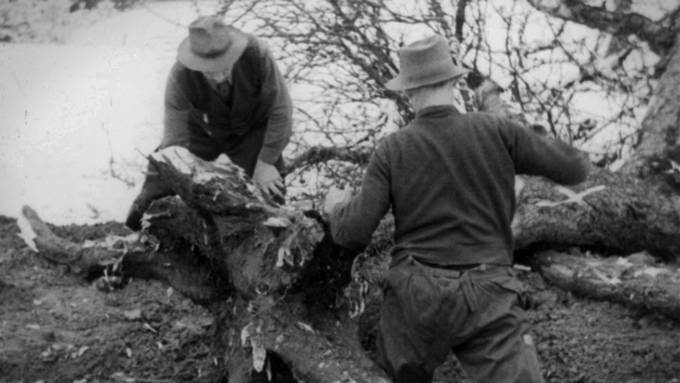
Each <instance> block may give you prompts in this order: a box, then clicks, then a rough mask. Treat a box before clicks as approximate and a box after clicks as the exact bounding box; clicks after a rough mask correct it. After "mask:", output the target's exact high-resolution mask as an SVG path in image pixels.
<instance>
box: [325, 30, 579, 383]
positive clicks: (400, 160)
mask: <svg viewBox="0 0 680 383" xmlns="http://www.w3.org/2000/svg"><path fill="white" fill-rule="evenodd" d="M399 55H400V60H401V63H400V65H401V72H400V74H399V76H397V77H396V78H395V79H393V80H391V81H390V82H388V84H387V87H388V88H390V89H392V90H404V91H405V92H406V95H407V96H408V97H409V100H410V102H411V104H412V105H413V107H414V109H415V111H416V117H415V119H414V120H413V121H412V122H411V123H410V124H408V125H407V126H406V127H404V128H402V129H401V130H399V131H398V132H396V133H394V134H392V135H390V136H388V137H387V138H385V140H384V141H383V142H382V143H381V144H380V145H379V146H378V148H377V149H376V151H375V153H374V154H373V156H372V158H371V160H370V162H369V164H368V167H367V168H366V172H365V175H364V179H363V183H362V185H361V189H360V190H359V191H358V193H357V194H356V195H355V196H354V197H352V196H351V193H349V192H347V191H340V190H337V189H334V190H332V191H331V192H329V195H328V196H327V199H326V203H325V210H326V212H327V213H328V214H329V217H330V224H331V232H332V235H333V238H334V239H335V241H336V242H338V243H339V244H341V245H344V246H347V247H351V248H361V247H363V246H365V245H366V244H368V242H369V241H370V238H371V234H372V232H373V231H374V230H375V228H376V227H377V225H378V223H379V221H380V220H381V218H382V217H383V216H384V215H385V214H386V213H387V211H388V209H389V208H390V207H391V208H392V212H393V214H394V217H395V226H396V227H395V233H394V239H395V247H394V249H393V251H392V263H391V267H390V270H389V272H388V273H387V276H386V287H385V289H384V301H383V306H382V310H381V315H380V324H379V334H378V345H377V347H378V360H379V363H380V365H381V366H382V367H383V368H384V369H385V370H386V371H387V372H388V374H389V375H390V376H391V377H392V378H393V379H394V380H395V381H397V382H430V381H431V380H432V375H433V372H434V370H435V368H436V367H437V366H439V365H440V364H442V363H443V362H444V360H445V358H446V357H447V355H448V353H449V352H451V351H453V352H454V353H455V355H456V356H457V358H458V360H459V361H460V363H461V365H462V366H463V368H464V369H465V370H466V372H467V373H468V374H469V376H470V377H471V378H472V379H473V380H474V381H477V382H494V383H498V382H542V381H543V378H542V377H541V373H540V370H539V365H538V360H537V358H536V352H535V348H534V345H533V341H532V338H531V336H530V335H529V329H528V323H527V320H526V318H525V313H524V309H523V308H522V307H521V305H520V293H521V292H522V289H523V286H522V283H521V282H520V281H519V280H518V279H517V278H516V276H515V274H514V269H513V268H512V267H511V264H512V250H513V244H512V232H511V228H510V224H511V220H512V216H513V214H514V210H515V194H514V182H515V175H516V174H528V175H539V176H544V177H547V178H549V179H551V180H553V181H555V182H558V183H562V184H575V183H578V182H581V181H583V180H584V179H585V177H586V175H587V172H588V168H589V166H588V162H587V160H586V159H585V158H584V157H583V156H582V155H581V154H580V153H579V152H578V151H576V150H575V149H573V148H571V147H569V146H567V145H566V144H564V143H562V142H560V141H557V140H553V139H550V138H548V137H546V136H542V135H539V134H537V133H535V132H533V131H531V130H529V129H525V128H523V127H521V126H519V125H517V124H516V123H514V122H512V121H510V120H507V119H504V118H502V117H500V116H496V115H491V114H485V113H470V114H464V113H462V112H461V111H459V110H457V109H456V107H454V106H453V101H454V100H455V94H456V93H455V92H456V83H457V82H458V81H459V80H460V79H461V76H463V75H464V74H465V71H464V70H462V69H461V68H459V67H457V66H455V65H454V64H453V62H452V60H451V57H450V55H449V53H448V50H447V44H446V40H445V39H444V38H443V37H440V36H432V37H429V38H426V39H423V40H420V41H417V42H415V43H413V44H411V45H408V46H406V47H404V48H402V49H401V50H400V51H399Z"/></svg>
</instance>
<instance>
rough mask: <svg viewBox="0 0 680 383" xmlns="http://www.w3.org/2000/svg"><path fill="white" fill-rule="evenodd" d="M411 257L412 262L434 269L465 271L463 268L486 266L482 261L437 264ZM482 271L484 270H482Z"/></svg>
mask: <svg viewBox="0 0 680 383" xmlns="http://www.w3.org/2000/svg"><path fill="white" fill-rule="evenodd" d="M411 259H413V261H414V262H416V263H419V264H421V265H423V266H427V267H432V268H435V269H443V270H458V271H465V270H470V269H474V268H477V267H479V268H481V269H483V268H484V267H485V266H486V264H484V263H470V264H463V265H440V264H437V263H432V262H427V261H423V260H420V259H416V258H414V257H411ZM482 271H484V270H482Z"/></svg>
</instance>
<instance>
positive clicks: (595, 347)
mask: <svg viewBox="0 0 680 383" xmlns="http://www.w3.org/2000/svg"><path fill="white" fill-rule="evenodd" d="M54 230H55V231H56V232H57V234H59V235H62V236H65V237H68V238H71V239H74V240H76V241H81V240H84V239H88V238H97V237H102V236H104V235H105V234H108V233H115V232H121V231H122V230H123V229H122V227H121V225H120V224H113V223H111V224H102V225H95V226H67V227H56V228H54ZM18 231H19V230H18V228H17V226H16V222H15V221H14V219H10V218H6V217H1V216H0V302H1V303H0V381H1V382H26V383H28V382H31V383H34V382H45V383H46V382H68V383H72V382H78V383H87V382H125V383H133V382H139V383H144V382H151V383H156V382H182V381H186V382H212V381H214V380H215V378H216V377H217V376H218V371H217V370H216V365H215V359H214V358H215V356H214V355H212V354H211V352H210V348H211V323H212V318H211V316H210V314H209V313H208V312H207V311H205V310H204V309H203V308H201V307H199V306H197V305H194V304H193V303H192V302H191V301H189V300H188V299H186V298H184V297H182V296H181V295H180V294H178V293H177V292H174V291H173V290H172V289H171V288H168V287H167V286H165V285H163V284H161V283H159V282H154V281H142V280H134V281H132V282H131V283H129V284H128V285H127V286H126V287H125V288H123V289H121V290H117V291H114V292H109V293H105V292H102V291H100V290H98V289H97V288H96V286H95V284H94V283H91V282H88V281H86V280H84V279H83V278H80V277H77V276H74V275H73V274H71V273H69V271H68V270H67V269H66V268H64V267H61V266H55V265H53V264H50V263H48V262H46V261H44V260H42V259H40V258H39V257H38V256H37V255H36V254H35V253H33V252H32V251H31V250H30V249H28V248H27V247H26V246H25V245H24V243H23V241H22V240H21V239H20V238H18V237H17V235H16V234H17V233H18ZM525 279H526V281H527V282H528V284H529V286H530V287H531V292H532V302H533V307H532V308H531V309H530V311H529V314H530V316H531V318H532V321H533V323H534V331H535V338H536V344H537V347H538V351H539V358H540V360H541V362H542V365H543V370H544V374H545V377H546V380H547V381H548V382H574V383H576V382H580V383H588V382H617V383H633V382H680V324H679V323H675V322H673V321H671V320H668V319H666V318H663V317H660V316H657V315H655V314H653V313H645V312H640V311H635V310H631V309H628V308H626V307H623V306H621V305H618V304H610V303H607V302H595V301H590V300H587V299H582V298H579V297H574V296H572V295H570V294H568V293H564V292H561V291H559V290H556V289H554V288H552V287H550V286H546V285H545V284H544V283H543V281H542V280H541V278H540V276H538V275H536V274H534V273H526V275H525ZM451 376H452V374H451V370H450V367H445V368H442V369H441V370H440V371H438V374H437V379H438V380H440V381H450V379H451V378H450V377H451ZM447 377H449V378H448V379H447ZM445 379H447V380H445Z"/></svg>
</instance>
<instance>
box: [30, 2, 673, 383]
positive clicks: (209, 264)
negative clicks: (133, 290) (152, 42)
mask: <svg viewBox="0 0 680 383" xmlns="http://www.w3.org/2000/svg"><path fill="white" fill-rule="evenodd" d="M281 3H282V5H289V6H291V7H292V8H291V9H296V10H297V12H298V13H297V14H295V13H283V15H287V16H290V17H292V16H297V17H298V21H299V22H301V23H302V22H303V21H304V20H307V21H309V24H305V25H307V26H311V28H313V29H314V28H315V29H314V32H315V33H311V34H310V33H301V34H299V35H298V34H291V33H290V31H288V30H283V29H280V25H278V24H276V23H275V22H274V20H273V19H267V17H266V15H265V16H262V19H263V20H266V21H267V24H266V25H268V27H270V28H271V30H272V31H273V32H276V31H278V33H279V35H278V37H280V38H288V39H289V40H290V41H291V42H292V44H295V46H297V47H300V46H303V47H305V46H306V47H307V48H308V49H309V51H308V52H307V53H309V54H310V55H311V54H312V53H314V55H313V56H310V60H309V61H307V63H308V64H309V63H311V64H313V63H314V62H320V63H323V62H326V63H328V62H329V61H328V60H331V61H333V60H337V58H338V57H344V58H345V59H346V60H348V63H347V65H348V66H347V67H348V68H351V70H352V71H355V73H354V77H352V76H350V77H352V78H354V80H352V81H357V82H359V83H362V84H364V85H365V89H366V90H361V88H359V87H345V88H346V89H348V93H349V94H351V97H349V98H351V99H352V100H350V101H352V102H356V101H362V100H363V101H368V100H370V99H373V98H375V97H384V98H392V99H395V100H397V105H398V110H400V111H401V114H402V115H403V116H408V114H409V111H408V106H406V104H404V103H403V100H400V99H398V96H397V95H395V94H389V93H386V92H385V91H384V90H383V88H382V84H383V83H384V81H385V80H387V79H388V78H390V77H391V76H392V75H394V68H396V66H395V65H394V60H393V59H394V57H393V55H392V53H390V52H391V51H392V50H393V48H394V47H393V46H392V44H393V43H392V42H391V40H390V38H389V34H388V31H387V30H386V29H384V26H385V24H384V23H387V22H390V21H389V20H391V21H392V22H396V21H399V22H404V23H415V22H419V21H418V20H417V18H416V17H413V16H412V15H411V16H408V17H407V16H406V15H403V14H399V13H398V12H397V11H396V10H395V9H394V8H393V7H390V6H389V4H386V3H388V2H384V4H383V2H365V1H356V2H355V1H331V0H329V1H326V2H314V3H315V4H317V3H318V4H323V5H324V6H325V7H326V8H324V9H321V10H320V9H310V8H309V7H305V6H304V4H303V3H301V2H298V1H294V0H286V1H281ZM443 3H444V2H441V3H440V2H438V1H428V2H423V4H422V5H423V9H425V11H424V13H423V14H422V17H423V20H425V21H426V22H427V25H430V26H431V27H432V29H434V30H437V31H441V32H443V33H445V34H451V35H457V36H462V34H463V31H465V30H466V29H465V28H471V29H474V28H480V25H479V23H480V22H481V21H480V20H478V19H476V18H475V19H474V20H472V21H466V17H465V15H466V7H467V6H468V5H470V4H468V2H467V1H458V2H457V7H458V8H457V9H456V12H455V13H453V14H455V15H456V17H455V19H454V20H453V23H450V22H449V21H448V20H449V18H447V14H446V8H445V7H443V6H442V4H443ZM530 3H531V4H532V5H533V6H534V7H536V9H538V10H540V11H542V12H546V13H548V14H551V15H554V16H556V17H559V18H562V19H565V20H570V21H573V22H576V23H582V24H585V25H588V26H590V27H592V28H596V29H599V30H603V31H606V32H608V33H611V34H612V35H614V36H616V37H617V38H619V39H621V40H623V42H624V43H625V41H628V40H626V39H627V38H628V37H629V36H631V35H634V36H636V39H637V40H636V41H637V42H639V41H643V42H646V43H647V45H648V46H649V47H650V49H651V50H653V51H654V52H656V53H657V54H658V55H659V56H660V57H661V59H660V61H659V65H657V66H658V68H657V75H658V76H659V79H658V82H656V85H655V86H654V87H653V94H652V96H653V97H651V98H650V101H649V105H648V111H647V114H646V116H645V118H644V119H643V120H642V124H641V126H640V129H639V131H638V133H637V136H636V137H638V138H637V140H636V141H635V142H633V143H632V144H631V145H633V147H634V149H635V151H634V152H633V153H632V155H630V157H629V158H628V159H627V161H626V162H625V164H624V165H623V167H621V168H620V169H619V170H618V171H616V172H613V171H610V170H608V169H606V168H597V169H596V170H595V171H594V172H593V173H592V174H591V175H590V176H589V178H588V180H587V181H586V182H585V183H584V184H583V185H579V186H577V187H574V188H564V187H559V186H556V185H554V184H551V183H549V182H547V181H545V180H542V179H537V178H524V177H522V178H520V179H518V182H517V185H518V187H517V188H516V189H517V197H518V198H517V200H518V209H517V214H516V217H515V220H514V222H513V233H514V237H515V242H516V255H517V256H516V259H517V260H518V261H521V262H524V263H525V264H529V265H531V266H533V267H534V269H535V270H536V271H538V272H540V273H541V274H542V275H543V276H544V277H545V278H546V279H547V280H549V281H551V282H552V283H554V284H556V285H557V286H559V287H562V288H565V289H569V290H572V291H576V292H578V293H580V294H584V295H590V296H593V297H596V298H600V299H611V300H614V301H618V302H622V303H625V304H630V305H633V306H638V307H645V308H648V309H653V310H658V311H660V312H663V313H665V314H666V315H668V316H670V317H672V318H676V319H680V272H679V271H678V270H677V267H675V266H674V265H677V262H678V255H679V254H680V249H679V247H680V209H679V208H680V199H679V198H678V194H677V190H678V186H679V185H680V181H678V180H679V178H678V172H679V169H680V167H679V166H678V163H680V158H678V157H679V154H678V153H680V150H679V149H678V148H679V147H680V146H679V145H680V134H679V133H678V126H679V125H680V121H679V119H680V105H679V104H678V103H677V92H678V89H680V49H679V48H680V40H678V38H677V35H678V31H679V30H680V28H679V27H678V22H679V21H680V8H678V9H673V10H669V12H668V13H667V16H666V17H665V18H663V19H661V20H651V19H649V18H646V17H644V16H642V15H640V14H637V13H634V12H633V11H632V10H631V9H632V8H631V7H630V6H628V7H623V8H611V9H610V8H606V7H592V6H589V5H587V4H586V2H585V1H550V2H542V1H538V0H535V1H530ZM544 3H546V4H544ZM620 3H625V2H620ZM376 4H377V5H376ZM447 4H448V3H447ZM255 5H257V2H255ZM378 5H385V7H382V8H381V7H380V6H378ZM310 7H311V6H310ZM246 9H248V10H249V11H252V12H254V11H256V10H257V9H258V8H257V7H256V6H254V7H251V8H246ZM321 11H324V12H321ZM291 12H292V11H291ZM384 12H388V14H389V15H388V16H389V17H388V18H387V19H386V18H385V17H384V16H385V13H384ZM371 18H374V19H371ZM279 19H280V20H284V19H285V18H284V17H283V16H282V17H280V18H279ZM371 20H372V21H373V22H371ZM386 20H387V21H386ZM423 20H420V21H423ZM311 21H315V23H314V22H311ZM381 21H382V22H384V23H383V24H381V23H380V22H381ZM425 21H423V22H425ZM470 25H472V26H470ZM277 28H278V29H277ZM333 31H335V32H336V33H335V34H333V33H332V32H333ZM339 31H344V33H339ZM273 32H272V33H273ZM324 34H325V35H324ZM309 36H314V38H315V39H316V38H319V39H320V40H319V41H317V40H315V39H313V40H307V41H305V40H303V38H309ZM321 41H323V42H324V44H326V45H323V46H322V45H320V44H321ZM556 41H557V40H556ZM472 43H474V41H472ZM304 44H307V45H304ZM371 44H373V45H371ZM472 45H473V46H476V47H477V49H481V48H480V47H482V46H484V45H483V44H477V45H475V44H472ZM558 45H559V44H558ZM624 45H625V44H624ZM328 46H330V48H327V49H326V50H324V49H323V48H324V47H328ZM515 53H516V52H515ZM515 53H513V54H515ZM525 53H526V52H525ZM324 54H325V55H326V56H324ZM510 54H511V53H510V52H509V53H508V55H510ZM621 55H623V54H621ZM617 57H618V56H617ZM511 61H512V60H511ZM311 64H310V65H311ZM581 64H582V63H581ZM518 65H519V67H518V68H515V69H517V70H516V71H514V72H513V73H515V74H516V75H517V76H516V78H515V79H514V82H513V84H514V85H512V86H511V88H512V87H514V89H511V90H512V91H513V93H514V94H515V96H516V97H519V98H520V99H519V101H521V97H523V96H526V92H524V93H523V92H522V89H525V91H526V89H529V88H523V87H522V84H523V81H524V79H522V78H521V76H520V75H519V74H521V73H522V71H521V70H520V69H522V68H521V65H520V64H518ZM474 66H475V67H476V65H474ZM594 67H595V66H592V65H591V66H587V65H583V68H582V69H583V71H582V73H581V74H582V78H579V79H577V81H576V84H578V83H580V82H583V81H593V80H592V79H593V78H597V77H598V76H599V77H606V76H605V75H604V74H603V73H596V72H593V71H592V70H589V69H588V68H591V69H592V68H594ZM306 69H309V68H301V69H300V73H303V74H304V73H305V70H306ZM605 80H607V79H605ZM331 85H333V84H331ZM336 85H337V84H336ZM624 85H625V84H624ZM622 86H623V85H622ZM341 88H342V87H341ZM471 88H473V92H471V93H470V94H471V95H473V96H475V97H476V98H477V99H478V100H477V101H478V102H477V104H478V105H481V106H482V107H483V108H487V109H491V110H494V111H496V112H498V113H503V111H502V110H500V109H499V108H498V106H497V105H499V102H498V93H499V90H498V89H497V88H495V87H493V86H489V83H485V84H484V85H482V86H479V84H478V83H477V84H474V81H472V83H471ZM538 93H540V92H537V93H536V94H534V96H535V97H536V98H538V99H540V98H541V94H538ZM562 95H563V93H562ZM345 96H346V95H345ZM560 97H562V96H560ZM553 101H554V100H553ZM539 104H540V103H539ZM527 105H528V104H527ZM555 105H556V104H555V103H551V104H550V105H548V106H545V105H544V107H545V109H544V110H543V111H542V112H544V113H546V114H547V115H549V116H551V115H553V112H555V110H556V109H555V108H556V106H555ZM539 106H540V105H539ZM527 108H529V106H527ZM347 110H348V109H344V112H346V111H347ZM525 111H526V112H529V111H528V110H525ZM344 112H343V113H344ZM370 116H372V115H371V114H370V113H367V114H357V115H356V116H354V118H355V119H356V118H358V119H361V118H367V117H370ZM336 117H337V116H336ZM350 117H351V116H350ZM373 117H375V116H373ZM377 118H378V119H379V120H380V121H383V120H381V118H382V117H381V116H378V117H377ZM325 121H326V122H328V123H333V124H336V123H338V120H337V119H336V118H331V117H327V118H326V120H325ZM548 122H549V130H551V131H553V132H554V133H560V130H559V129H558V128H559V126H560V120H559V119H553V120H550V121H548ZM319 124H321V122H319ZM564 124H565V125H568V124H567V123H566V122H565V123H564ZM352 126H355V125H352ZM364 133H365V134H364V135H360V136H359V137H358V139H357V141H355V142H350V143H348V144H347V145H343V146H342V147H321V148H319V147H313V148H308V149H307V150H306V151H303V152H302V154H301V155H299V156H298V157H297V158H295V159H293V160H292V161H291V164H293V165H292V166H294V167H296V168H298V169H299V168H304V167H305V166H314V165H315V164H318V163H322V162H327V161H330V160H335V162H338V161H341V162H349V163H355V164H364V163H365V162H366V160H367V158H368V154H367V153H368V152H370V150H369V151H367V150H366V147H365V146H362V144H364V143H366V142H371V141H372V140H374V139H377V137H379V132H378V131H377V130H370V129H367V130H366V131H365V132H364ZM572 133H574V132H572ZM563 136H564V135H563ZM576 136H577V135H576V134H571V135H567V138H569V137H572V138H574V137H576ZM149 160H150V162H151V163H152V165H153V166H154V167H155V169H156V170H157V171H158V172H159V174H160V175H161V177H162V178H163V180H164V181H165V182H167V183H168V185H170V186H171V187H172V188H173V190H174V191H175V192H176V194H177V196H174V197H166V198H164V199H161V200H158V201H155V202H154V203H153V204H152V205H151V207H150V208H149V209H148V211H147V212H146V214H145V217H144V221H145V224H144V225H145V228H144V230H143V231H142V232H141V233H136V234H133V235H132V236H131V237H128V238H108V239H102V240H101V241H98V242H95V243H84V244H76V243H72V242H69V241H66V240H64V239H62V238H59V237H56V236H55V235H54V234H53V233H52V232H51V231H50V230H49V228H48V227H47V225H45V224H44V223H43V222H42V221H41V220H40V218H39V217H38V215H37V214H36V213H35V212H33V211H32V210H31V209H30V208H25V209H24V217H25V218H26V220H27V221H28V223H29V226H30V228H32V231H33V234H34V235H33V236H32V241H33V242H34V245H35V248H36V249H37V250H38V251H39V252H40V254H42V255H44V256H45V257H47V258H49V259H51V260H53V261H55V262H60V263H66V264H69V265H72V266H73V269H74V270H75V271H77V272H80V273H83V274H84V275H104V277H103V278H102V283H104V284H105V285H107V286H108V285H114V284H117V283H121V282H122V281H124V280H125V278H129V277H140V278H156V279H162V280H165V281H167V283H169V284H170V285H172V286H173V287H175V288H176V289H177V290H178V291H180V292H182V293H183V294H185V295H187V296H188V297H191V298H192V299H193V300H194V301H196V302H198V303H199V304H202V305H204V306H206V307H208V308H210V310H211V311H212V312H213V313H214V315H215V317H216V320H215V336H216V342H215V353H216V355H218V356H219V358H218V360H219V361H220V362H221V363H223V367H224V371H225V372H228V376H229V381H230V382H243V381H247V380H248V379H249V376H250V375H251V372H252V368H253V367H254V368H255V370H257V371H265V372H266V371H270V372H271V373H274V374H277V373H279V374H283V373H284V372H283V370H282V369H279V368H272V365H274V364H279V362H283V364H285V365H286V366H288V368H289V369H290V371H292V373H294V374H295V375H296V376H298V377H301V378H303V379H304V380H305V381H313V382H336V381H357V382H378V381H381V379H385V377H384V375H383V374H382V372H381V371H380V370H379V369H378V368H377V367H376V366H375V364H374V363H373V362H372V361H371V359H370V355H371V353H370V347H368V345H367V344H361V342H360V339H368V338H370V336H363V335H362V336H361V337H360V336H358V335H357V334H358V333H361V334H365V333H370V331H372V328H373V326H375V316H374V315H371V314H372V313H374V310H375V307H376V306H377V305H378V304H379V302H380V286H381V277H380V276H381V273H382V271H384V270H385V269H386V268H387V258H388V257H387V256H386V252H385V249H386V248H387V247H388V246H389V239H386V238H384V237H380V238H374V243H373V244H372V245H371V246H370V247H369V249H367V250H366V251H365V252H364V253H362V254H359V255H357V254H356V253H352V252H349V251H347V250H344V249H342V248H340V247H338V246H337V245H335V244H334V243H333V242H332V240H331V238H329V236H328V233H327V229H326V227H325V223H324V220H323V218H322V217H320V215H319V214H318V213H317V212H315V211H313V210H310V211H302V210H301V209H296V208H294V207H275V206H271V205H269V204H268V203H267V202H266V201H265V200H264V199H263V198H262V196H261V195H259V194H258V192H257V190H256V189H255V188H254V187H253V186H252V184H251V183H250V182H249V180H247V179H246V177H245V176H244V174H243V172H242V171H240V170H239V169H238V168H236V167H235V166H234V165H233V164H231V163H230V162H229V160H228V159H227V158H225V157H221V158H219V159H218V160H216V161H215V162H212V163H210V162H205V161H202V160H200V159H197V158H195V157H193V156H192V155H191V154H190V153H188V152H187V151H186V150H183V149H182V148H176V147H174V148H168V149H166V150H164V151H161V152H158V153H155V154H153V155H152V156H150V158H149ZM336 170H337V168H336ZM384 225H385V226H386V227H387V228H388V229H389V226H390V222H389V221H386V222H385V223H384ZM386 231H389V230H383V231H381V233H384V232H386ZM593 254H597V256H595V255H593ZM369 255H372V256H370V257H369Z"/></svg>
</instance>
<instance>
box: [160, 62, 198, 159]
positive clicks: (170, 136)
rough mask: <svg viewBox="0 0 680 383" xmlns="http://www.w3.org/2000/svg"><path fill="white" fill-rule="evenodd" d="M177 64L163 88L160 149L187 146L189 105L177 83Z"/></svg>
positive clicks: (184, 93) (178, 69)
mask: <svg viewBox="0 0 680 383" xmlns="http://www.w3.org/2000/svg"><path fill="white" fill-rule="evenodd" d="M180 70H181V68H180V67H179V64H177V63H176V64H175V66H174V67H173V68H172V70H171V71H170V75H169V76H168V80H167V83H166V86H165V100H164V111H163V139H162V140H161V145H160V148H166V147H168V146H173V145H179V146H185V147H186V146H187V145H189V141H190V134H189V126H188V124H189V114H190V113H191V104H190V102H189V99H188V98H187V95H186V92H185V91H184V90H183V89H182V87H181V84H180V82H179V81H178V76H179V71H180Z"/></svg>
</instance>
